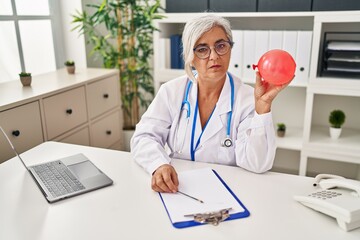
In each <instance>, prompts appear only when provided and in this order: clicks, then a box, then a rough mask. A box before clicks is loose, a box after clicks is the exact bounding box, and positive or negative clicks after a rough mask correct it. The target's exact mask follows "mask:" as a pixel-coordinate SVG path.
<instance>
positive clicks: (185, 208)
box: [159, 168, 250, 228]
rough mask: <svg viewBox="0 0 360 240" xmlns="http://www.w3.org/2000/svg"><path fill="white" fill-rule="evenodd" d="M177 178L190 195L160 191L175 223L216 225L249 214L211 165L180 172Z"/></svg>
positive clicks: (181, 189)
mask: <svg viewBox="0 0 360 240" xmlns="http://www.w3.org/2000/svg"><path fill="white" fill-rule="evenodd" d="M178 178H179V182H180V185H179V191H181V192H182V193H186V194H188V195H189V196H190V197H189V196H185V195H184V194H180V193H159V195H160V198H161V200H162V202H163V204H164V207H165V209H166V212H167V214H168V216H169V218H170V221H171V223H172V225H173V226H174V227H176V228H186V227H192V226H198V225H202V224H205V223H212V224H214V225H217V224H219V223H220V222H221V221H228V220H233V219H239V218H245V217H248V216H249V215H250V212H249V211H248V210H247V209H246V207H245V206H244V205H243V204H242V203H241V201H240V200H239V199H238V197H237V196H236V195H235V194H234V193H233V191H232V190H231V189H230V188H229V186H228V185H227V184H226V183H225V181H224V180H223V179H222V178H221V177H220V176H219V174H218V173H217V172H216V171H214V170H212V169H211V168H202V169H195V170H188V171H184V172H179V173H178ZM194 183H196V184H194ZM209 186H211V187H209ZM200 200H201V201H202V202H200Z"/></svg>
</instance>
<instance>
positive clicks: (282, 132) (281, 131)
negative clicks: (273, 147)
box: [277, 123, 286, 137]
mask: <svg viewBox="0 0 360 240" xmlns="http://www.w3.org/2000/svg"><path fill="white" fill-rule="evenodd" d="M285 130H286V125H285V123H278V124H277V135H278V137H284V136H285Z"/></svg>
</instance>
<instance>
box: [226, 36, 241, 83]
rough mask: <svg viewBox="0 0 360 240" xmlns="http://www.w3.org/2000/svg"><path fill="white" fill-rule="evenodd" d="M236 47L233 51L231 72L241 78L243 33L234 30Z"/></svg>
mask: <svg viewBox="0 0 360 240" xmlns="http://www.w3.org/2000/svg"><path fill="white" fill-rule="evenodd" d="M233 42H234V46H233V48H232V50H231V59H230V65H229V71H230V72H231V73H232V74H234V75H235V76H239V77H240V76H241V74H242V70H241V66H242V54H243V53H242V49H243V32H242V31H240V30H233Z"/></svg>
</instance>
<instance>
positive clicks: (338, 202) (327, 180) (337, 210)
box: [294, 174, 360, 231]
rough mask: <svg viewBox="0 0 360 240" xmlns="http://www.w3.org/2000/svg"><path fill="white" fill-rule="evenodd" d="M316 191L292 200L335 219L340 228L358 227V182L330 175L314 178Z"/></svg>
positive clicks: (359, 192)
mask: <svg viewBox="0 0 360 240" xmlns="http://www.w3.org/2000/svg"><path fill="white" fill-rule="evenodd" d="M314 187H316V191H314V192H311V193H309V194H307V195H299V196H294V199H295V200H296V201H298V202H300V203H302V204H303V205H305V206H307V207H310V208H312V209H314V210H316V211H319V212H322V213H324V214H327V215H329V216H331V217H334V218H336V220H337V223H338V225H339V227H340V228H342V229H343V230H345V231H350V230H353V229H355V228H358V227H360V181H356V180H351V179H346V178H343V177H341V176H337V175H331V174H319V175H317V176H316V177H315V183H314Z"/></svg>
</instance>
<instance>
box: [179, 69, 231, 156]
mask: <svg viewBox="0 0 360 240" xmlns="http://www.w3.org/2000/svg"><path fill="white" fill-rule="evenodd" d="M227 75H228V76H229V80H230V86H231V99H230V100H231V109H230V112H228V119H227V128H226V138H225V139H224V140H223V141H221V146H223V147H227V148H229V147H231V146H232V145H233V142H232V139H231V138H230V127H231V118H232V112H233V105H234V80H233V78H232V76H231V74H229V73H227ZM192 83H193V82H192V81H188V83H187V86H186V91H185V96H184V100H183V101H182V103H181V108H180V116H179V121H178V125H177V132H176V133H175V139H176V138H177V136H178V129H179V128H180V127H179V125H180V119H181V116H182V114H183V112H184V111H186V128H185V132H183V133H182V134H184V137H183V138H182V139H183V141H182V142H181V144H180V149H183V147H184V143H185V136H186V132H187V128H188V125H189V119H190V112H191V107H190V102H189V92H190V88H191V86H192ZM215 108H216V106H215V107H214V109H213V111H212V112H211V114H210V116H209V119H208V120H207V122H206V123H205V125H204V128H203V130H202V132H201V134H200V136H199V138H198V140H197V141H196V143H195V141H194V140H195V139H194V138H195V129H196V118H197V112H198V101H197V100H196V104H195V111H194V118H193V126H192V130H191V141H190V156H191V160H193V161H194V160H195V150H196V149H197V148H198V146H199V144H200V140H201V137H202V134H203V133H204V131H205V129H206V126H207V124H208V122H209V120H210V119H211V117H212V114H213V113H214V110H215ZM174 147H175V148H176V142H175V143H174ZM177 152H178V153H181V152H182V151H181V150H178V151H177Z"/></svg>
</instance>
